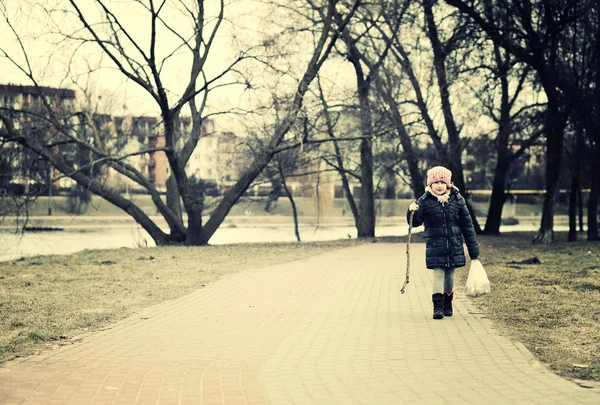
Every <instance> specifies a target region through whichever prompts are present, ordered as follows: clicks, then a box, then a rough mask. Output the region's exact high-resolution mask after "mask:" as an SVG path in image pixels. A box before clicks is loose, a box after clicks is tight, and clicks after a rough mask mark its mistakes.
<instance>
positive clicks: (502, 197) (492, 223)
mask: <svg viewBox="0 0 600 405" xmlns="http://www.w3.org/2000/svg"><path fill="white" fill-rule="evenodd" d="M507 160H508V159H507V157H506V154H502V155H500V154H499V155H498V163H497V164H496V172H495V173H494V182H493V184H492V196H491V199H490V207H489V209H488V215H487V219H486V221H485V229H484V231H483V233H485V234H487V235H499V234H500V226H501V225H502V210H503V209H504V203H505V202H506V190H505V185H506V173H507V172H508V165H509V163H508V161H507Z"/></svg>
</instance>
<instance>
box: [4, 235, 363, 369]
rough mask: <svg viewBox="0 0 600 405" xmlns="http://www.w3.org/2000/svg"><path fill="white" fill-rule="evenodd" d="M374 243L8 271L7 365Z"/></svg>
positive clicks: (100, 258)
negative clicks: (270, 272)
mask: <svg viewBox="0 0 600 405" xmlns="http://www.w3.org/2000/svg"><path fill="white" fill-rule="evenodd" d="M367 242H369V241H367V240H365V241H358V240H341V241H332V242H321V243H301V244H297V243H288V244H256V245H249V244H240V245H225V246H207V247H163V248H146V249H117V250H94V251H84V252H81V253H77V254H73V255H70V256H38V257H32V258H27V259H22V260H18V261H9V262H1V263H0V363H2V362H4V361H6V360H9V359H11V358H14V357H19V356H25V355H29V354H32V353H35V352H36V351H38V350H41V349H43V348H44V347H45V346H47V345H49V344H56V343H58V344H61V342H63V343H64V341H66V340H68V339H71V338H72V337H73V336H75V335H78V334H80V333H82V332H84V331H87V330H95V329H98V328H101V327H102V326H104V325H106V324H108V323H110V322H114V321H116V320H118V319H122V318H125V317H127V316H128V315H130V314H132V313H134V312H136V311H138V310H140V309H143V308H145V307H148V306H150V305H153V304H156V303H159V302H162V301H165V300H169V299H172V298H176V297H179V296H182V295H184V294H186V293H189V292H191V291H193V290H195V289H198V288H202V287H204V286H205V285H206V284H208V283H211V282H214V281H216V280H218V279H219V278H221V277H223V276H225V275H228V274H232V273H236V272H239V271H243V270H246V269H250V268H253V267H259V266H263V265H265V264H277V263H284V262H289V261H294V260H299V259H303V258H305V257H308V256H312V255H317V254H320V253H323V252H326V251H329V250H333V249H339V248H342V247H347V246H354V245H357V244H361V243H367Z"/></svg>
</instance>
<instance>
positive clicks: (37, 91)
mask: <svg viewBox="0 0 600 405" xmlns="http://www.w3.org/2000/svg"><path fill="white" fill-rule="evenodd" d="M74 100H75V92H74V91H73V90H70V89H63V88H54V87H44V86H40V87H36V86H21V85H16V84H0V107H2V108H3V114H5V115H8V116H9V117H10V118H12V120H13V125H14V127H15V129H17V130H20V129H23V128H25V127H28V126H29V127H31V128H32V131H37V132H39V136H40V137H42V136H45V135H46V134H47V133H45V132H43V130H42V129H40V128H43V127H44V125H40V122H39V121H37V116H36V114H35V113H37V112H40V111H46V110H47V108H46V104H47V105H48V107H49V108H51V109H52V111H53V112H54V113H55V114H57V115H59V116H60V115H64V113H69V112H71V111H72V110H73V101H74ZM28 113H31V114H28ZM42 124H43V122H42ZM2 128H4V124H3V122H2V121H0V129H2ZM50 131H52V129H51V130H50ZM33 133H34V134H35V132H33ZM16 147H17V146H16V145H3V148H16ZM35 162H37V158H36V157H35V156H33V155H32V154H31V153H29V152H28V151H21V152H20V157H19V158H18V159H13V160H12V161H11V165H12V174H11V182H12V183H15V184H22V185H23V186H24V187H25V188H26V189H28V188H29V185H30V184H31V183H32V177H34V178H35V179H36V180H38V181H40V180H42V181H43V182H45V183H50V184H53V187H54V188H58V183H57V182H56V181H55V180H54V179H56V178H58V177H59V175H60V173H59V172H58V171H57V170H56V169H53V168H51V167H50V166H48V165H47V164H44V163H39V164H34V163H35Z"/></svg>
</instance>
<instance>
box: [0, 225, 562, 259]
mask: <svg viewBox="0 0 600 405" xmlns="http://www.w3.org/2000/svg"><path fill="white" fill-rule="evenodd" d="M538 226H539V225H537V224H536V223H534V222H531V223H521V224H519V225H513V226H503V227H501V231H503V232H510V231H534V230H536V229H537V228H538ZM299 229H300V237H301V239H302V241H304V242H309V241H323V240H336V239H346V238H348V237H351V238H356V228H355V227H354V226H320V227H318V228H316V227H314V226H301V227H300V228H299ZM422 230H423V228H420V229H417V230H416V232H419V231H422ZM564 230H568V227H567V226H565V225H557V226H555V231H564ZM407 231H408V229H407V226H406V225H405V224H402V225H401V226H380V227H377V228H376V231H375V234H376V235H377V236H403V235H406V234H407ZM295 240H296V237H295V235H294V228H293V227H292V226H285V225H280V224H278V225H273V226H244V227H221V228H219V229H218V230H217V232H215V234H214V236H213V237H212V238H211V240H210V244H212V245H222V244H232V243H266V242H294V241H295ZM145 246H155V244H154V242H153V241H152V239H151V238H150V236H149V235H148V234H147V233H146V231H144V230H143V229H142V228H140V227H139V226H136V225H125V224H122V225H107V226H96V227H90V228H80V227H77V228H76V227H73V228H68V227H67V228H65V229H64V230H62V231H44V232H26V233H24V234H20V235H17V234H15V233H13V232H11V231H9V230H0V261H6V260H15V259H17V258H20V257H28V256H35V255H49V254H70V253H74V252H78V251H81V250H85V249H111V248H121V247H129V248H136V247H145Z"/></svg>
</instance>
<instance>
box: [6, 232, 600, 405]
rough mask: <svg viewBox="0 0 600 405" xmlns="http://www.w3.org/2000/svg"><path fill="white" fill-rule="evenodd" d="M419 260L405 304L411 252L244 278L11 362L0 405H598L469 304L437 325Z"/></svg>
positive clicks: (361, 255)
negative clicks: (403, 290)
mask: <svg viewBox="0 0 600 405" xmlns="http://www.w3.org/2000/svg"><path fill="white" fill-rule="evenodd" d="M412 249H413V250H412V257H413V258H414V259H413V260H414V262H413V264H412V266H411V267H412V277H411V280H412V281H411V283H410V284H409V285H408V288H407V293H406V294H404V295H400V294H399V289H400V286H401V285H402V282H403V281H404V269H405V264H404V262H405V255H404V252H405V248H404V245H393V244H382V243H374V244H371V245H368V246H360V247H354V248H348V249H344V250H339V251H335V252H330V253H327V254H324V255H321V256H317V257H313V258H310V259H307V260H302V261H297V262H293V263H288V264H284V265H277V266H272V267H266V268H262V269H255V270H249V271H245V272H242V273H239V274H236V275H233V276H231V277H228V278H225V279H223V280H221V281H219V282H216V283H214V284H212V285H209V286H207V287H206V288H205V289H202V290H199V291H196V292H194V293H192V294H190V295H187V296H185V297H183V298H180V299H177V300H173V301H170V302H167V303H164V304H160V305H157V306H155V307H152V308H149V309H147V310H145V311H143V312H141V313H138V314H136V315H135V316H132V317H131V318H129V319H127V320H125V321H122V322H119V323H117V324H115V325H112V326H111V327H110V328H108V329H106V330H104V331H101V332H97V333H90V334H87V335H84V336H83V339H82V340H81V341H80V342H77V343H75V344H73V345H69V346H65V347H61V348H58V349H55V350H51V351H48V352H46V353H44V354H43V355H39V356H35V357H30V358H27V359H25V360H22V361H14V362H10V363H8V364H6V365H5V366H4V367H3V368H0V404H3V405H9V404H86V405H87V404H184V405H187V404H208V405H211V404H227V405H229V404H234V405H235V404H244V405H253V404H257V405H258V404H272V405H284V404H323V405H333V404H343V405H350V404H367V405H381V404H394V405H396V404H483V403H485V404H486V405H490V404H510V405H519V404H527V405H529V404H569V405H570V404H596V405H597V404H600V393H598V392H597V391H592V390H586V389H584V388H580V387H579V386H577V385H575V384H573V383H570V382H567V381H565V380H563V379H560V378H558V377H556V376H555V375H553V374H552V373H550V372H548V371H547V370H546V369H545V368H544V367H542V366H540V365H538V364H537V363H536V362H535V361H533V360H532V358H531V356H530V355H529V354H528V353H526V352H524V351H523V350H522V349H519V345H518V344H517V345H515V344H513V343H511V342H510V341H509V340H507V339H506V338H504V337H502V336H500V335H499V334H498V333H497V332H496V331H495V330H494V328H493V326H492V324H491V323H490V322H489V321H487V320H485V319H483V318H482V317H481V315H479V314H477V313H474V311H473V310H472V306H470V304H469V303H468V301H467V300H466V299H464V298H462V297H459V298H458V299H457V300H455V315H454V316H453V317H452V318H446V319H444V320H442V321H434V320H432V319H431V303H430V301H431V292H430V283H431V272H430V271H427V270H425V269H424V266H423V254H424V251H423V250H424V245H422V244H415V245H413V246H412ZM463 271H465V270H463Z"/></svg>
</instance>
